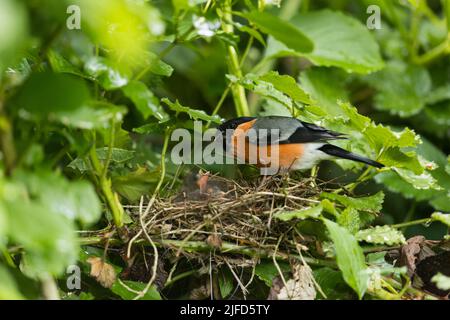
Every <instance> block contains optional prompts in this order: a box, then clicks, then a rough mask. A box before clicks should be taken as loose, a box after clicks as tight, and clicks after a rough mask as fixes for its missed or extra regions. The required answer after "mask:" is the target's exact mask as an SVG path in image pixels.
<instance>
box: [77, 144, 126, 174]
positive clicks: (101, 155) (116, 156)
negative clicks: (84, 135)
mask: <svg viewBox="0 0 450 320" xmlns="http://www.w3.org/2000/svg"><path fill="white" fill-rule="evenodd" d="M96 152H97V157H98V159H99V160H101V161H105V160H106V159H107V158H108V153H109V148H108V147H104V148H98V149H97V150H96ZM134 154H135V152H134V151H130V150H125V149H120V148H112V154H111V159H110V161H111V163H115V164H121V163H124V162H127V161H129V160H131V159H133V158H134ZM68 167H69V168H72V169H75V170H79V171H81V172H86V171H90V170H92V166H91V164H90V162H86V161H85V160H84V159H82V158H76V159H75V160H73V161H72V162H71V163H69V165H68Z"/></svg>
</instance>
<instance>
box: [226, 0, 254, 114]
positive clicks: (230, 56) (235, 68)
mask: <svg viewBox="0 0 450 320" xmlns="http://www.w3.org/2000/svg"><path fill="white" fill-rule="evenodd" d="M223 6H224V20H225V21H223V31H225V32H226V33H233V29H234V28H233V24H232V22H233V17H232V14H231V11H232V8H231V7H232V5H231V0H225V1H224V4H223ZM227 64H228V71H229V72H230V74H232V75H233V76H235V77H236V78H238V79H240V78H242V71H241V68H240V63H239V57H238V54H237V51H236V49H235V48H234V47H233V46H231V45H229V46H227ZM231 93H232V95H233V100H234V105H235V108H236V114H237V116H239V117H243V116H249V115H250V109H249V108H248V103H247V97H246V95H245V89H244V88H243V87H242V86H241V85H239V84H233V85H232V86H231Z"/></svg>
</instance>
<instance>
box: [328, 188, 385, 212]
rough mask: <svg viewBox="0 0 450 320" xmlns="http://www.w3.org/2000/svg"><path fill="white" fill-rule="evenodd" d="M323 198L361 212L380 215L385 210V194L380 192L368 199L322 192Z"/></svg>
mask: <svg viewBox="0 0 450 320" xmlns="http://www.w3.org/2000/svg"><path fill="white" fill-rule="evenodd" d="M321 197H322V198H326V199H330V200H334V201H337V202H339V203H341V204H343V205H344V206H346V207H350V208H354V209H356V210H360V211H369V212H375V213H378V212H380V211H381V209H382V208H383V202H384V193H383V191H379V192H377V193H376V194H374V195H372V196H368V197H359V198H352V197H349V196H345V195H340V194H336V193H327V192H322V194H321Z"/></svg>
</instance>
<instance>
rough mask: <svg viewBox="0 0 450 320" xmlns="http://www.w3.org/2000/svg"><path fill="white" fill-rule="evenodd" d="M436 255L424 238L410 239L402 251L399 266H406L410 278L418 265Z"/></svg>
mask: <svg viewBox="0 0 450 320" xmlns="http://www.w3.org/2000/svg"><path fill="white" fill-rule="evenodd" d="M434 254H435V253H434V252H433V250H431V248H430V247H429V246H428V245H427V241H426V239H425V237H423V236H416V237H412V238H410V239H408V240H407V241H406V244H405V245H403V246H402V247H401V249H400V258H399V260H398V266H401V267H403V266H405V267H406V268H407V270H408V271H407V274H408V276H409V277H410V278H412V277H413V275H414V273H415V271H416V266H417V264H418V263H419V262H420V261H422V260H424V259H426V258H427V257H430V256H433V255H434Z"/></svg>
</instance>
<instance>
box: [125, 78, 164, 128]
mask: <svg viewBox="0 0 450 320" xmlns="http://www.w3.org/2000/svg"><path fill="white" fill-rule="evenodd" d="M122 91H123V93H124V94H125V95H126V96H127V97H128V98H130V99H131V101H133V103H134V105H135V106H136V108H137V109H138V110H139V112H140V113H141V114H142V115H143V116H144V118H145V119H147V118H148V117H149V116H154V117H155V118H156V119H158V120H159V121H160V122H165V121H167V120H168V119H169V115H168V114H167V113H166V112H165V111H164V109H163V108H162V107H161V105H160V104H159V99H158V98H157V97H156V96H155V95H154V94H153V92H151V91H150V90H149V89H148V88H147V86H146V85H145V84H144V83H142V82H140V81H131V82H130V83H129V84H128V85H127V86H125V87H123V88H122Z"/></svg>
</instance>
